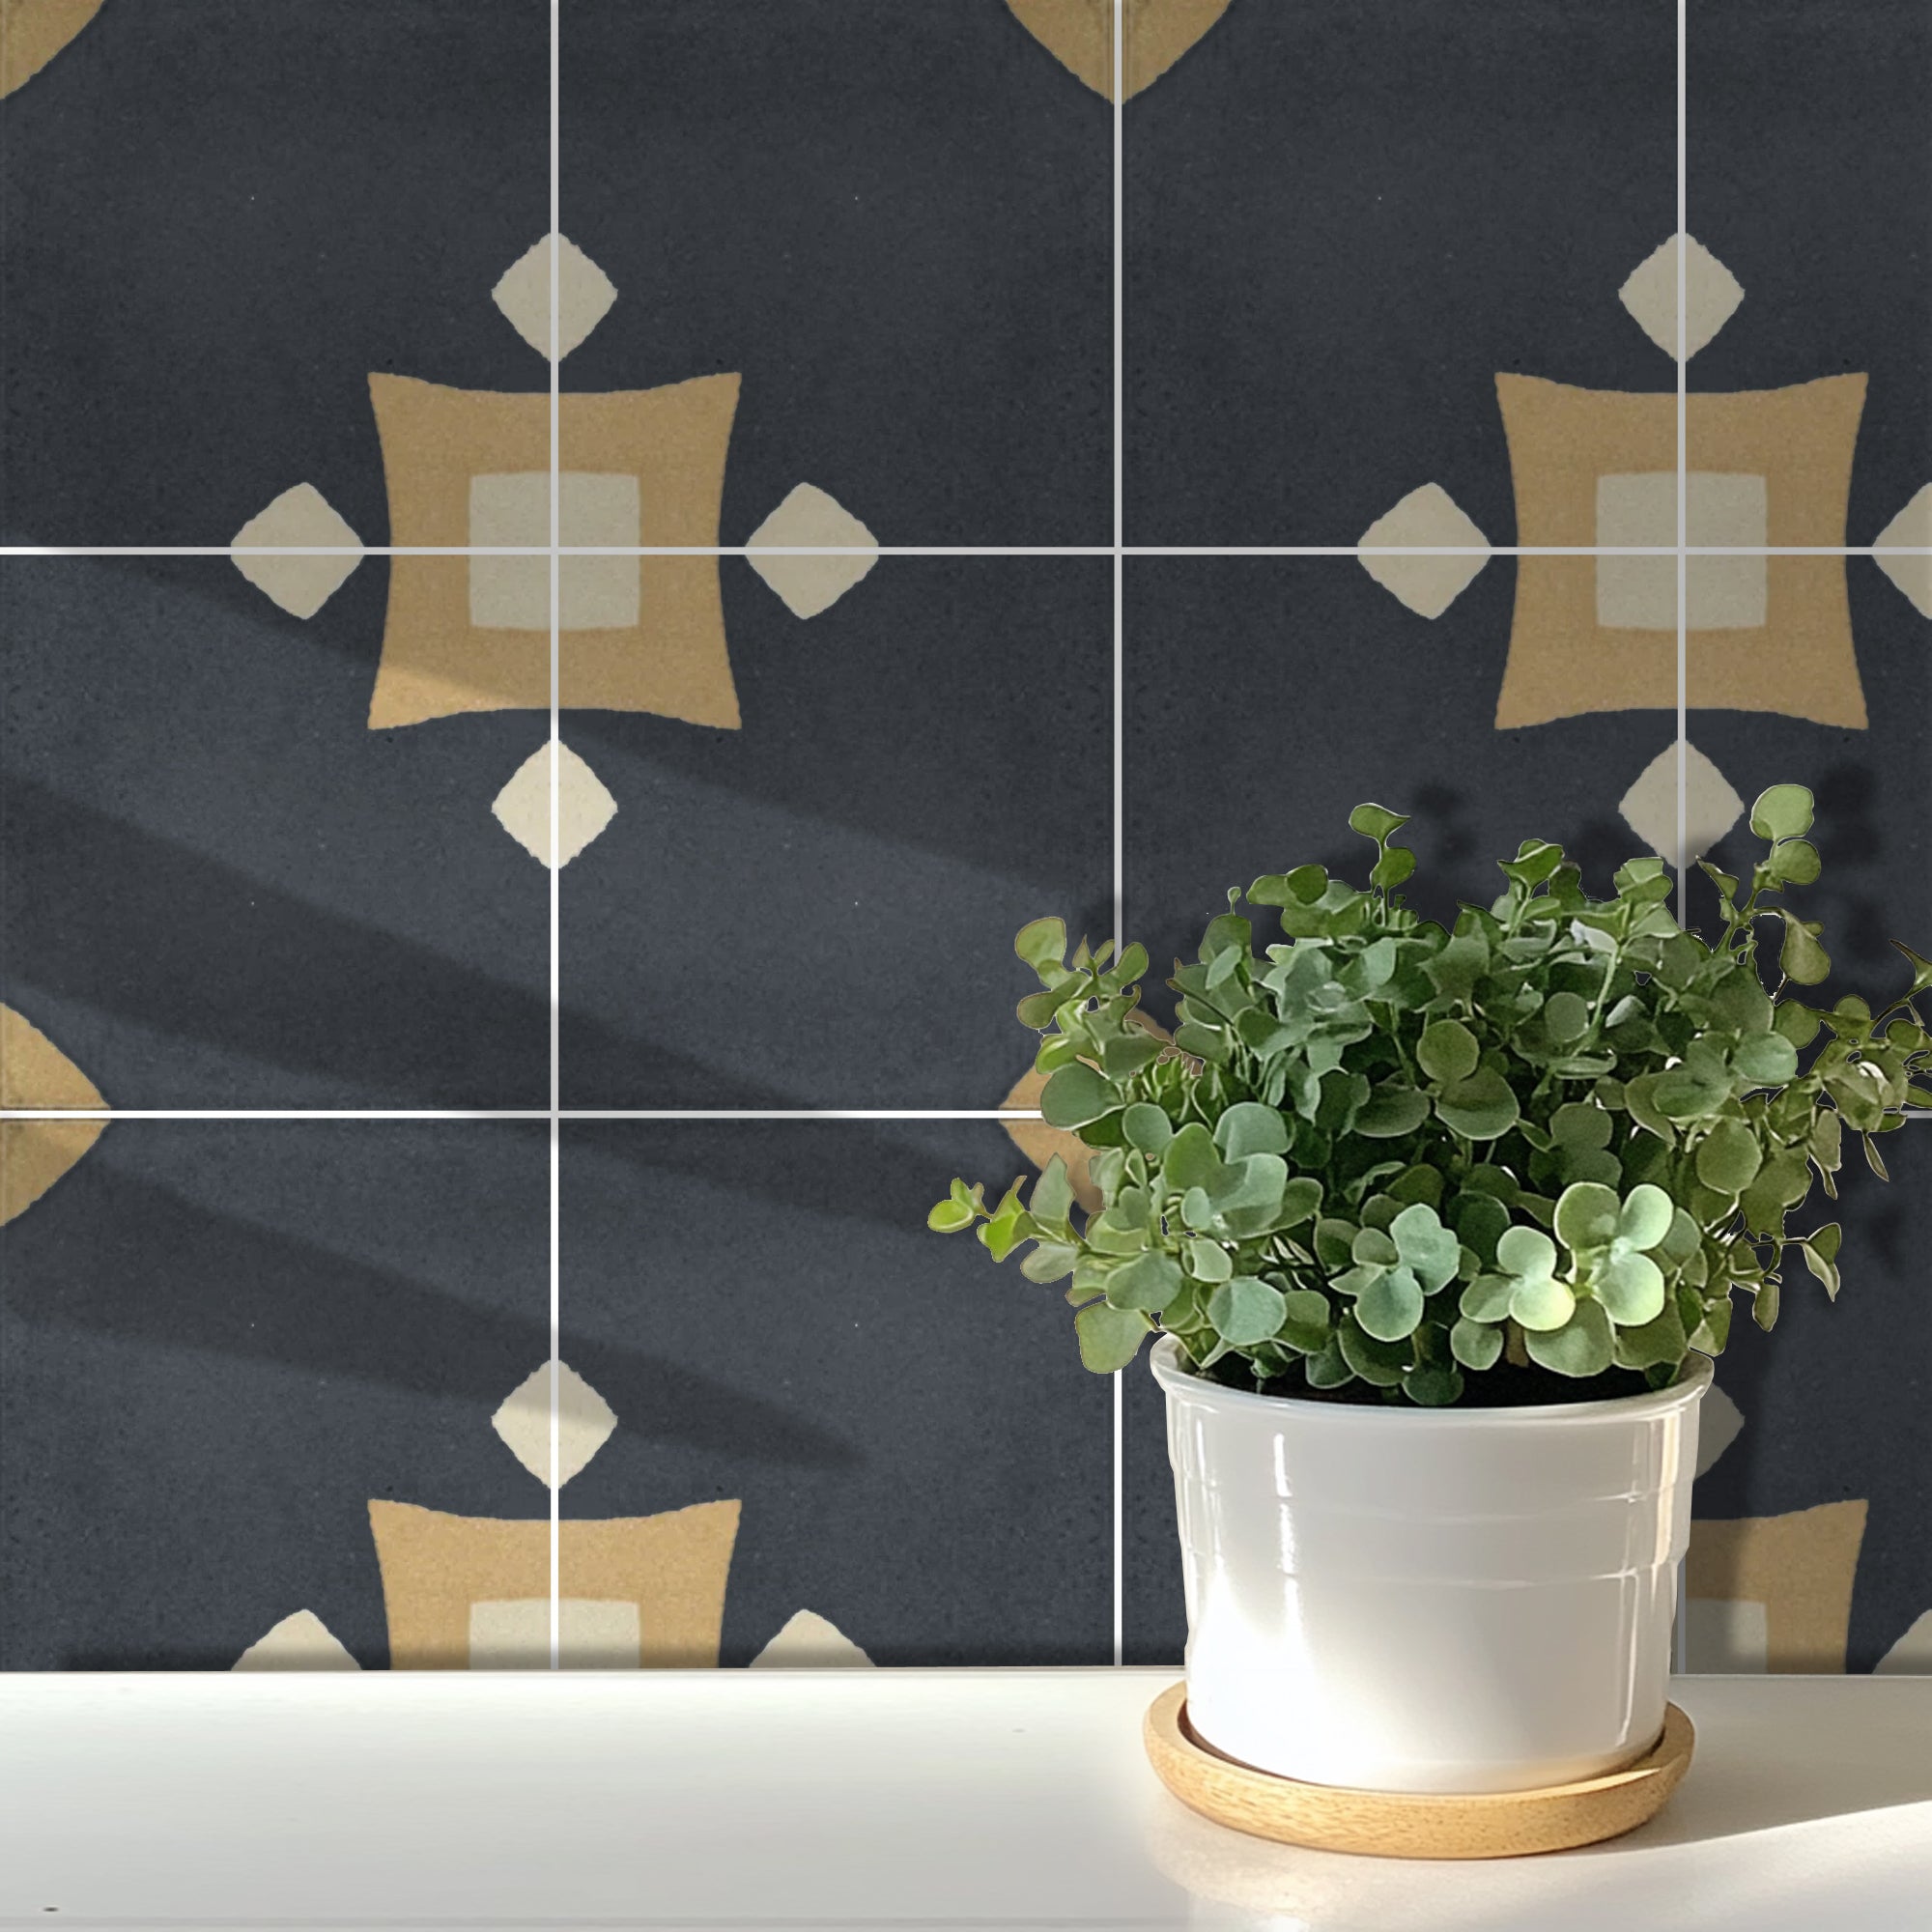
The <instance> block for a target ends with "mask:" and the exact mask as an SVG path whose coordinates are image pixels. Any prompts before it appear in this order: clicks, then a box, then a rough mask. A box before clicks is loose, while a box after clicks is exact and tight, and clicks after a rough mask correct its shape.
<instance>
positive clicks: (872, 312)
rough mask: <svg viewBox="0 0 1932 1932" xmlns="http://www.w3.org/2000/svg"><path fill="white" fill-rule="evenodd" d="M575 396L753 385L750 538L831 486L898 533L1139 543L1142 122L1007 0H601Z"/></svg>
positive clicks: (731, 518) (584, 134) (570, 202)
mask: <svg viewBox="0 0 1932 1932" xmlns="http://www.w3.org/2000/svg"><path fill="white" fill-rule="evenodd" d="M562 20H563V31H562V43H561V44H562V65H561V90H562V94H561V100H562V106H561V115H560V120H559V128H560V136H561V151H560V166H561V197H562V227H563V232H564V233H565V234H566V235H568V236H569V237H570V239H571V240H572V241H574V242H575V243H577V244H578V246H580V247H581V248H582V249H583V251H584V252H585V253H586V254H587V255H589V257H590V258H591V260H593V261H594V262H596V263H597V265H598V266H599V267H600V268H601V269H603V270H604V271H605V272H606V273H607V274H608V275H609V277H610V278H611V282H612V283H614V284H615V286H616V289H617V291H618V298H617V302H616V305H615V307H614V308H612V309H611V313H610V315H609V316H608V318H607V319H606V320H605V321H604V322H603V323H602V324H601V325H600V326H599V327H598V328H597V330H596V331H595V333H594V334H593V335H592V336H591V337H590V338H589V340H588V341H587V342H585V343H584V345H583V346H582V348H581V349H579V350H577V351H575V352H574V353H573V354H572V355H570V357H569V359H568V360H567V361H566V363H565V364H564V366H563V383H564V385H565V386H566V387H567V388H572V389H578V388H582V389H619V388H635V387H639V386H643V385H645V384H659V383H668V382H676V381H680V380H682V379H684V378H686V377H690V376H697V375H707V374H711V373H713V372H717V371H725V370H735V371H738V372H741V373H742V375H743V378H744V389H743V394H742V398H741V401H740V405H739V411H738V419H737V423H736V426H735V428H734V432H733V438H732V451H731V463H730V467H729V469H728V470H727V472H726V477H725V501H724V522H723V535H722V539H721V540H722V541H723V542H725V543H726V544H741V543H743V542H744V541H745V539H746V537H747V536H748V535H750V533H751V532H752V530H753V528H754V527H755V526H757V525H758V524H759V523H760V522H761V521H762V520H763V518H764V517H765V516H766V515H767V514H768V513H769V512H770V511H771V510H772V509H773V508H774V507H776V505H777V504H778V502H779V501H780V499H781V497H784V496H785V494H786V493H787V492H788V491H789V490H790V489H791V488H792V486H793V485H794V484H796V483H799V482H801V481H806V482H810V483H813V484H815V485H817V486H818V487H820V488H822V489H824V490H826V491H828V492H829V493H830V494H831V495H832V496H833V497H836V498H837V499H838V501H839V502H840V503H842V504H843V505H844V506H845V508H846V509H847V510H849V511H850V512H851V513H852V514H853V515H854V516H856V517H858V518H859V520H860V521H861V522H862V523H864V524H865V525H866V526H867V527H868V528H869V529H871V531H872V532H873V533H874V535H875V536H877V538H878V539H879V541H880V542H882V543H894V544H1023V545H1037V544H1069V543H1071V544H1102V543H1107V542H1110V541H1111V540H1112V455H1111V435H1112V426H1111V418H1112V380H1111V369H1110V352H1109V343H1110V341H1111V337H1112V328H1113V278H1112V269H1111V244H1112V218H1113V213H1112V212H1113V138H1112V136H1113V127H1112V113H1111V110H1110V109H1109V107H1108V104H1107V102H1106V101H1105V100H1104V99H1102V98H1101V97H1100V96H1099V95H1098V94H1096V93H1094V92H1093V91H1092V90H1090V89H1088V88H1086V87H1083V86H1082V85H1081V83H1080V82H1079V81H1077V80H1076V79H1075V78H1074V77H1073V75H1072V74H1070V73H1069V72H1068V71H1066V70H1065V68H1064V67H1063V66H1061V65H1060V64H1059V63H1058V62H1057V61H1056V60H1055V59H1054V58H1053V57H1052V55H1050V54H1049V53H1048V52H1047V51H1046V49H1045V48H1044V47H1042V46H1041V45H1040V44H1039V43H1037V42H1036V41H1035V40H1034V39H1033V38H1032V37H1031V36H1030V35H1029V34H1027V33H1026V32H1025V30H1024V29H1023V28H1022V27H1021V26H1020V24H1019V22H1018V21H1017V20H1016V19H1015V18H1014V16H1013V15H1012V14H1010V13H1009V11H1008V10H1007V9H1006V8H1005V7H1004V6H1000V5H990V6H979V5H973V6H959V5H944V6H934V5H925V6H915V7H908V6H905V5H902V4H900V0H735V4H733V5H731V6H729V7H720V6H717V5H715V4H713V3H712V0H656V4H653V5H651V6H648V7H639V6H636V5H633V4H631V0H571V4H570V5H569V6H567V7H566V8H565V9H564V10H563V15H562Z"/></svg>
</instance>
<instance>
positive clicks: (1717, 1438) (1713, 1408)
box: [1697, 1382, 1745, 1476]
mask: <svg viewBox="0 0 1932 1932" xmlns="http://www.w3.org/2000/svg"><path fill="white" fill-rule="evenodd" d="M1744 1426H1745V1418H1744V1412H1743V1410H1741V1409H1740V1408H1739V1407H1738V1406H1737V1404H1736V1403H1734V1402H1733V1401H1732V1400H1731V1399H1730V1397H1729V1396H1727V1395H1726V1394H1725V1393H1724V1392H1723V1390H1722V1389H1720V1388H1719V1386H1718V1385H1717V1383H1716V1382H1713V1383H1712V1384H1711V1386H1710V1387H1709V1388H1707V1389H1706V1390H1705V1391H1704V1400H1703V1401H1702V1402H1700V1403H1699V1404H1698V1405H1697V1474H1698V1475H1700V1476H1701V1475H1702V1474H1703V1473H1704V1471H1705V1470H1706V1469H1708V1468H1709V1467H1710V1466H1711V1464H1712V1463H1715V1462H1716V1461H1717V1460H1718V1458H1719V1456H1721V1455H1722V1454H1723V1453H1724V1451H1725V1450H1726V1449H1728V1448H1729V1447H1730V1446H1731V1444H1732V1443H1733V1442H1735V1441H1736V1440H1737V1439H1738V1432H1739V1431H1740V1430H1741V1429H1743V1428H1744Z"/></svg>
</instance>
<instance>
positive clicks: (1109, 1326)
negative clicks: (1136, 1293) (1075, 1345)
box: [1073, 1301, 1148, 1376]
mask: <svg viewBox="0 0 1932 1932" xmlns="http://www.w3.org/2000/svg"><path fill="white" fill-rule="evenodd" d="M1073 1329H1074V1333H1075V1335H1076V1336H1077V1337H1078V1339H1079V1343H1080V1360H1081V1362H1082V1363H1083V1364H1084V1365H1085V1366H1086V1367H1087V1368H1089V1369H1091V1370H1092V1371H1093V1372H1094V1374H1095V1375H1096V1376H1110V1375H1112V1374H1113V1373H1114V1372H1115V1371H1116V1370H1117V1369H1124V1368H1125V1367H1126V1366H1127V1364H1128V1363H1129V1362H1131V1361H1132V1360H1133V1358H1134V1357H1135V1356H1136V1355H1137V1354H1139V1353H1140V1350H1141V1343H1142V1341H1143V1339H1144V1338H1145V1337H1146V1335H1147V1332H1148V1319H1147V1317H1146V1316H1145V1315H1143V1314H1141V1313H1140V1312H1139V1310H1137V1309H1132V1308H1116V1307H1114V1306H1113V1305H1112V1304H1111V1303H1109V1302H1105V1301H1094V1302H1090V1303H1089V1304H1088V1306H1086V1307H1085V1308H1083V1309H1082V1310H1081V1311H1080V1312H1079V1314H1077V1315H1076V1316H1075V1317H1074V1318H1073Z"/></svg>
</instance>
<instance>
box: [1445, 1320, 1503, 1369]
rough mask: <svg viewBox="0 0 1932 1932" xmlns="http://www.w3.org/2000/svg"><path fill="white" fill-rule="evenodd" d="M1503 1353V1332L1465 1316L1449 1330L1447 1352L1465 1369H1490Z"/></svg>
mask: <svg viewBox="0 0 1932 1932" xmlns="http://www.w3.org/2000/svg"><path fill="white" fill-rule="evenodd" d="M1502 1351H1503V1331H1502V1330H1501V1329H1500V1328H1492V1327H1491V1326H1490V1324H1489V1323H1488V1322H1486V1321H1470V1320H1469V1318H1468V1317H1467V1316H1466V1315H1465V1316H1463V1318H1462V1319H1461V1320H1460V1321H1457V1322H1456V1324H1455V1326H1454V1327H1452V1328H1451V1329H1450V1330H1449V1352H1450V1353H1451V1354H1452V1355H1454V1356H1455V1357H1456V1359H1457V1360H1458V1361H1459V1362H1461V1363H1462V1364H1463V1367H1464V1368H1465V1369H1492V1368H1494V1367H1495V1364H1496V1358H1497V1356H1499V1355H1500V1354H1501V1353H1502Z"/></svg>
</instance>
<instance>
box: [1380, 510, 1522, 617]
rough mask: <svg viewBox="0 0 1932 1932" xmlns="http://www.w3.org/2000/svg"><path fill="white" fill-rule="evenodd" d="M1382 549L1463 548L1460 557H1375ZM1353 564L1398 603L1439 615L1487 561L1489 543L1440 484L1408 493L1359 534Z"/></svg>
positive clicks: (1417, 610)
mask: <svg viewBox="0 0 1932 1932" xmlns="http://www.w3.org/2000/svg"><path fill="white" fill-rule="evenodd" d="M1385 550H1398V551H1402V550H1461V551H1464V552H1468V553H1472V554H1466V555H1463V556H1374V555H1371V554H1370V553H1372V552H1375V551H1385ZM1356 560H1357V561H1358V562H1359V563H1360V564H1361V566H1362V568H1363V569H1364V570H1366V571H1367V572H1368V573H1369V575H1370V576H1371V577H1373V578H1374V579H1375V580H1376V582H1378V583H1379V584H1380V585H1381V587H1382V588H1383V589H1384V590H1386V591H1387V592H1388V593H1389V595H1390V596H1391V597H1393V598H1394V599H1395V600H1396V602H1397V603H1399V604H1406V606H1407V607H1408V608H1409V610H1411V611H1414V612H1415V613H1416V614H1417V616H1420V617H1439V616H1441V614H1442V613H1443V611H1446V610H1448V608H1449V607H1450V605H1452V604H1453V603H1455V601H1456V599H1457V598H1458V597H1460V596H1461V595H1462V594H1463V591H1464V590H1466V589H1467V588H1468V587H1469V585H1470V583H1471V582H1474V580H1475V577H1476V573H1477V572H1478V571H1480V570H1481V569H1482V567H1483V566H1484V564H1486V563H1488V562H1489V560H1490V540H1489V538H1488V537H1486V536H1484V534H1483V533H1482V531H1481V530H1479V529H1478V528H1477V527H1476V526H1475V525H1474V524H1472V523H1471V522H1470V521H1469V519H1468V518H1467V517H1465V516H1464V515H1463V512H1462V510H1461V508H1460V507H1459V506H1458V505H1457V502H1456V499H1455V498H1454V497H1451V496H1450V494H1449V493H1448V491H1446V490H1445V489H1443V487H1442V486H1441V485H1440V484H1439V483H1425V484H1424V485H1423V486H1422V488H1421V489H1419V490H1411V491H1410V492H1409V493H1408V495H1407V496H1406V497H1404V498H1403V499H1402V501H1401V502H1399V503H1398V504H1397V505H1396V506H1395V507H1394V509H1392V510H1389V511H1387V512H1386V513H1385V514H1384V515H1382V516H1380V517H1378V518H1377V519H1376V521H1375V522H1374V523H1373V524H1371V525H1370V526H1368V528H1367V529H1365V530H1364V531H1363V532H1362V535H1361V541H1360V544H1359V546H1358V548H1357V552H1356Z"/></svg>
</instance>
